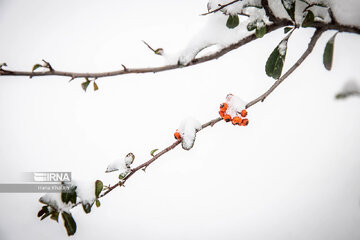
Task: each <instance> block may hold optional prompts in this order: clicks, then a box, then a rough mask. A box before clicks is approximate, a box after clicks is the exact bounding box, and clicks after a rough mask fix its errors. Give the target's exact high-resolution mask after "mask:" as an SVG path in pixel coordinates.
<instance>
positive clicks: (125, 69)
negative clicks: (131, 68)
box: [121, 64, 128, 72]
mask: <svg viewBox="0 0 360 240" xmlns="http://www.w3.org/2000/svg"><path fill="white" fill-rule="evenodd" d="M121 66H122V67H123V68H124V71H125V72H127V71H128V69H127V68H126V67H125V65H124V64H121Z"/></svg>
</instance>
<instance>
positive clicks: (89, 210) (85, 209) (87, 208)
mask: <svg viewBox="0 0 360 240" xmlns="http://www.w3.org/2000/svg"><path fill="white" fill-rule="evenodd" d="M82 207H83V209H84V212H85V213H90V212H91V205H90V203H85V204H82Z"/></svg>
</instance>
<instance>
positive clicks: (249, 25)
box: [246, 20, 257, 31]
mask: <svg viewBox="0 0 360 240" xmlns="http://www.w3.org/2000/svg"><path fill="white" fill-rule="evenodd" d="M256 22H257V20H255V21H252V22H249V23H248V25H247V27H246V28H247V30H248V31H252V30H254V29H256Z"/></svg>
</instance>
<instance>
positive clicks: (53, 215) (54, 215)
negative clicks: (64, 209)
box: [50, 211, 59, 222]
mask: <svg viewBox="0 0 360 240" xmlns="http://www.w3.org/2000/svg"><path fill="white" fill-rule="evenodd" d="M50 218H51V219H52V220H54V221H57V222H59V212H58V211H53V212H52V213H51V216H50Z"/></svg>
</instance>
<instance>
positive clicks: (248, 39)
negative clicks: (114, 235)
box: [0, 19, 360, 79]
mask: <svg viewBox="0 0 360 240" xmlns="http://www.w3.org/2000/svg"><path fill="white" fill-rule="evenodd" d="M292 24H293V23H292V22H291V21H289V20H287V19H281V20H279V21H278V22H276V23H274V24H269V25H267V26H266V28H267V33H270V32H272V31H275V30H277V29H279V28H281V27H285V26H288V25H292ZM312 27H315V28H321V29H324V30H337V31H339V32H349V33H357V34H360V28H359V27H356V26H346V25H339V24H326V23H321V22H315V23H313V24H312ZM256 39H257V37H256V35H255V33H254V34H251V35H249V36H247V37H245V38H242V39H241V40H239V41H238V42H236V43H233V44H231V45H229V46H227V47H224V48H223V49H221V50H220V51H218V52H215V53H212V54H210V55H207V56H204V57H200V58H195V59H193V60H192V61H191V62H190V63H189V64H188V65H186V66H183V65H178V64H172V65H165V66H161V67H149V68H125V69H121V70H117V71H111V72H100V73H77V72H65V71H58V70H55V69H54V68H53V67H52V68H51V69H52V70H50V71H44V72H30V71H13V70H6V69H3V68H1V69H0V76H28V77H40V76H63V77H70V78H71V79H75V78H96V79H99V78H103V77H111V76H117V75H124V74H133V73H156V72H162V71H168V70H173V69H178V68H183V67H189V66H193V65H197V64H200V63H204V62H208V61H211V60H214V59H218V58H220V57H222V56H224V55H225V54H226V53H228V52H230V51H233V50H235V49H237V48H239V47H241V46H243V45H245V44H247V43H249V42H251V41H254V40H256Z"/></svg>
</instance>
